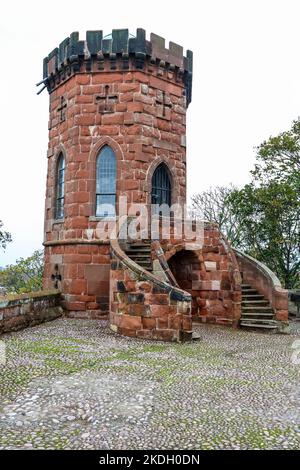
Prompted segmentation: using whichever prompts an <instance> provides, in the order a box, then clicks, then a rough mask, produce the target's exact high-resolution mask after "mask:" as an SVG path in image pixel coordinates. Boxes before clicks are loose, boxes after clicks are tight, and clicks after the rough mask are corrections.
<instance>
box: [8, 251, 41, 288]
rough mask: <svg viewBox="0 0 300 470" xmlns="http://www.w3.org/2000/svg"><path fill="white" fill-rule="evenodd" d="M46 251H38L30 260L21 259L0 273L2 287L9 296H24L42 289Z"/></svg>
mask: <svg viewBox="0 0 300 470" xmlns="http://www.w3.org/2000/svg"><path fill="white" fill-rule="evenodd" d="M43 255H44V251H43V250H37V251H35V252H34V253H33V255H32V256H30V257H29V258H26V259H24V258H20V259H18V260H17V261H16V264H11V265H8V266H6V267H5V268H4V269H3V270H2V271H0V285H1V286H2V287H4V288H5V289H6V291H7V293H9V294H23V293H26V292H32V291H38V290H41V289H42V276H43V269H44V264H43V263H44V260H43Z"/></svg>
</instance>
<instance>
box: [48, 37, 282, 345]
mask: <svg viewBox="0 0 300 470" xmlns="http://www.w3.org/2000/svg"><path fill="white" fill-rule="evenodd" d="M192 61H193V59H192V52H191V51H187V53H186V55H184V54H183V49H182V47H181V46H178V45H177V44H174V43H172V42H170V44H169V48H166V47H165V40H164V39H163V38H161V37H159V36H157V35H155V34H151V36H150V40H147V39H146V33H145V31H144V30H143V29H138V30H137V32H136V35H135V36H132V35H129V33H128V30H113V31H112V34H110V35H108V36H105V37H103V34H102V31H88V32H87V33H86V39H85V40H84V41H83V40H79V37H78V33H72V34H71V36H70V37H68V38H66V39H65V40H64V41H63V42H62V43H61V44H60V45H59V47H58V48H56V49H54V50H53V51H52V52H51V53H50V54H49V55H48V57H46V58H45V59H44V78H43V81H42V82H43V83H44V88H47V89H48V92H49V95H50V117H49V148H48V175H47V191H46V207H45V241H44V245H45V270H44V288H45V289H49V288H51V289H52V288H53V287H56V288H58V289H60V291H61V293H62V304H63V307H64V308H65V312H66V315H68V316H71V317H75V318H76V317H77V318H101V317H106V318H109V324H110V327H111V329H112V330H113V331H114V332H116V333H119V334H122V335H126V336H131V337H139V338H150V339H159V340H166V341H184V340H189V339H191V337H192V320H194V321H198V322H202V323H206V322H207V323H216V324H222V325H229V326H237V325H238V324H240V325H241V326H242V327H245V328H251V327H253V328H257V327H260V328H263V329H266V328H269V329H280V328H282V325H285V324H286V323H287V315H288V311H287V292H286V291H284V290H283V289H281V288H280V287H279V286H280V283H279V281H278V280H276V279H277V278H276V277H275V276H273V275H272V276H271V275H270V271H269V270H268V269H267V268H266V267H263V266H262V265H261V263H258V262H257V261H256V260H253V259H252V258H251V259H250V258H249V257H247V255H244V254H243V253H240V252H237V251H235V250H233V249H232V248H231V246H230V244H229V243H228V241H227V240H226V239H225V238H224V236H223V235H222V233H220V231H219V228H218V226H217V225H216V224H214V223H211V222H203V223H202V228H201V237H200V241H201V243H199V237H197V243H191V239H190V237H189V236H188V234H187V232H186V231H185V230H183V231H180V230H179V231H178V227H179V228H181V229H182V227H183V226H184V227H185V223H186V221H187V220H186V219H187V218H186V215H185V213H184V212H182V210H181V209H182V207H183V206H184V204H185V200H186V111H187V107H188V105H189V103H190V102H191V94H192ZM42 82H41V83H42ZM42 89H43V88H42ZM157 207H160V208H162V210H160V209H158V210H157ZM178 208H179V210H178ZM124 212H125V214H124ZM141 214H142V217H140V215H141ZM145 214H146V215H147V217H145ZM124 215H125V216H126V217H124ZM144 220H146V221H147V223H146V229H147V228H148V225H149V220H150V225H151V227H152V222H153V221H156V222H158V225H157V226H156V231H154V232H152V231H151V232H150V235H149V231H147V230H146V231H145V230H144V229H145V227H143V228H142V227H141V221H144ZM167 221H168V223H169V226H168V228H169V231H168V230H167V231H166V230H165V228H166V226H165V224H166V222H167ZM116 222H117V224H116ZM132 223H134V224H136V226H135V228H136V229H137V228H138V227H139V230H136V232H138V237H136V236H135V235H134V234H136V232H134V231H130V230H128V228H130V227H131V225H132ZM193 224H194V222H193ZM193 224H191V225H192V226H193ZM111 226H112V227H114V229H113V230H110V232H109V236H104V235H105V234H106V235H107V233H108V232H106V231H105V230H106V227H111ZM99 227H100V228H99ZM124 228H125V229H126V230H124ZM104 229H105V230H104ZM99 233H100V235H99ZM124 234H125V235H124ZM241 273H242V275H243V280H244V283H246V285H245V284H244V290H243V299H244V301H243V307H242V303H241V300H242V284H241ZM256 291H257V292H258V294H255V296H254V298H255V299H257V298H259V299H260V300H255V301H254V300H253V296H251V295H250V297H249V292H250V294H251V292H256ZM257 296H258V297H257ZM264 297H265V298H264ZM241 312H242V314H241Z"/></svg>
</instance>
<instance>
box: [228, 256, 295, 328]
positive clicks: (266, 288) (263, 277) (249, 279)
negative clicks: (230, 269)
mask: <svg viewBox="0 0 300 470" xmlns="http://www.w3.org/2000/svg"><path fill="white" fill-rule="evenodd" d="M234 252H235V254H236V257H237V260H238V263H239V266H240V270H241V272H242V273H243V283H245V284H250V285H251V286H253V287H254V288H255V289H257V290H258V292H260V293H261V294H263V295H264V296H265V297H266V298H267V299H268V300H269V302H270V304H271V306H272V308H273V309H274V312H275V316H276V320H277V321H279V322H284V323H285V322H288V317H289V313H288V291H287V290H286V289H283V288H282V286H281V283H280V281H279V279H278V278H277V277H276V275H275V274H274V273H273V272H272V271H271V270H270V269H269V268H268V267H267V266H266V265H265V264H263V263H261V262H260V261H258V260H256V259H254V258H252V257H251V256H249V255H246V254H245V253H242V252H241V251H239V250H236V249H235V250H234Z"/></svg>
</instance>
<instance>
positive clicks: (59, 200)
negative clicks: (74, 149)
mask: <svg viewBox="0 0 300 470" xmlns="http://www.w3.org/2000/svg"><path fill="white" fill-rule="evenodd" d="M64 202H65V157H64V156H63V154H62V153H61V154H60V155H59V157H58V160H57V167H56V205H55V218H56V219H62V218H63V217H64Z"/></svg>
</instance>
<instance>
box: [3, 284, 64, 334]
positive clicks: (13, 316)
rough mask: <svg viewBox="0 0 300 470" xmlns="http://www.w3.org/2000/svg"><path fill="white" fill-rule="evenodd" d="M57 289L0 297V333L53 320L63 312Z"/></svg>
mask: <svg viewBox="0 0 300 470" xmlns="http://www.w3.org/2000/svg"><path fill="white" fill-rule="evenodd" d="M59 304H60V293H59V292H58V291H54V292H53V291H48V292H47V291H45V292H30V293H29V294H23V295H10V296H7V297H0V334H1V333H8V332H9V331H17V330H21V329H23V328H26V327H28V326H34V325H38V324H39V323H43V322H46V321H50V320H54V319H55V318H58V317H60V316H61V315H62V314H63V310H62V308H61V307H60V305H59Z"/></svg>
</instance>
